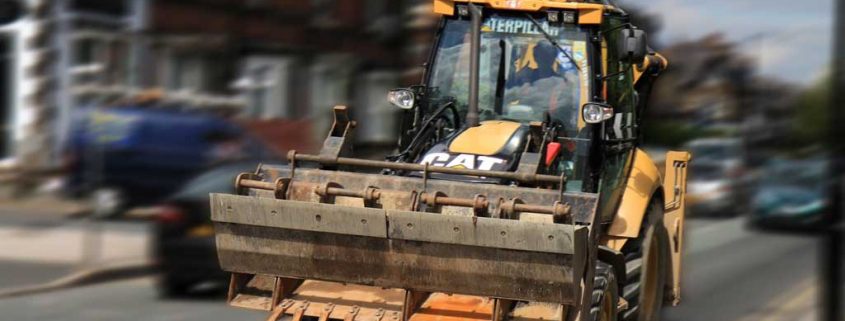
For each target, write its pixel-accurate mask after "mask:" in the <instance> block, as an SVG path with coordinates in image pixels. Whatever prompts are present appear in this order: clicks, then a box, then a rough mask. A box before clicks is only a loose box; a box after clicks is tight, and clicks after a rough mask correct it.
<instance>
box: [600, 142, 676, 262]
mask: <svg viewBox="0 0 845 321" xmlns="http://www.w3.org/2000/svg"><path fill="white" fill-rule="evenodd" d="M661 183H662V179H661V177H660V171H659V170H658V169H657V166H655V165H654V161H652V160H651V157H649V156H648V154H646V152H645V151H643V150H641V149H637V150H636V151H635V152H634V163H633V165H632V166H631V172H630V173H629V174H628V182H627V183H626V186H625V191H624V192H623V194H622V201H620V202H619V207H618V208H617V210H616V216H614V218H613V222H612V223H611V225H610V228H609V229H608V231H607V235H608V236H609V238H608V239H609V240H608V241H609V242H606V244H605V245H607V246H609V247H610V248H613V249H615V250H617V251H618V250H621V249H622V246H623V245H624V244H625V240H626V239H628V238H636V237H637V236H639V234H640V227H641V226H642V223H643V217H644V216H645V214H646V210H647V209H648V204H649V202H651V198H652V196H653V195H655V193H657V192H662V184H661Z"/></svg>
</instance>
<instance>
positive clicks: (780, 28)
mask: <svg viewBox="0 0 845 321" xmlns="http://www.w3.org/2000/svg"><path fill="white" fill-rule="evenodd" d="M835 1H836V0H619V1H618V2H619V4H620V5H621V6H622V7H623V8H624V7H626V6H636V7H638V8H640V9H642V10H644V11H645V12H648V13H650V14H655V15H657V16H659V17H660V18H661V23H662V28H661V31H660V34H658V35H657V38H658V41H660V42H661V44H663V45H671V44H672V43H673V42H677V41H684V40H695V39H698V38H701V37H703V36H705V35H708V34H711V33H717V32H718V33H722V34H724V35H725V36H726V37H727V38H728V39H729V40H731V41H734V42H736V43H740V45H739V49H740V50H741V51H742V52H743V53H745V54H747V55H749V56H751V57H754V58H755V60H756V61H757V66H758V70H759V72H760V73H761V74H762V75H765V76H773V77H776V78H778V79H781V80H784V81H788V82H793V83H796V84H800V85H810V84H812V83H813V82H814V81H817V80H818V79H819V78H820V77H822V76H823V75H824V74H825V73H826V72H827V70H828V67H829V66H830V60H831V54H832V53H831V50H832V44H833V38H832V29H833V19H834V16H833V15H834V3H835Z"/></svg>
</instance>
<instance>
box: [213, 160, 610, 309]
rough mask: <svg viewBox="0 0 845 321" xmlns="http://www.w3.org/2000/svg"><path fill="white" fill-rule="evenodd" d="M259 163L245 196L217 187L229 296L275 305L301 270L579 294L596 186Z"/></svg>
mask: <svg viewBox="0 0 845 321" xmlns="http://www.w3.org/2000/svg"><path fill="white" fill-rule="evenodd" d="M260 173H261V174H260V175H242V176H241V177H240V178H239V181H238V187H239V191H240V193H241V194H243V195H226V194H213V195H212V197H211V207H212V219H213V221H214V224H215V230H216V234H217V248H218V256H219V260H220V266H221V267H222V268H223V269H224V270H226V271H229V272H233V273H234V275H235V276H233V282H232V285H233V288H234V290H231V291H232V292H230V301H231V300H232V299H233V296H237V295H239V294H243V293H247V292H248V291H245V290H244V289H252V290H253V292H252V294H251V295H252V296H249V298H260V297H263V298H264V301H261V302H262V303H261V304H260V307H259V308H262V309H271V308H273V306H275V305H277V304H279V303H280V302H282V300H283V298H282V297H286V296H288V295H290V294H291V293H292V291H293V288H295V287H297V286H299V285H300V284H301V283H302V282H301V280H319V281H328V282H337V283H342V284H357V285H364V286H374V287H376V288H383V289H400V290H408V291H409V292H408V293H417V292H420V293H423V292H424V293H431V292H442V293H453V294H463V295H473V296H480V297H490V298H501V299H510V300H521V301H539V302H550V303H556V304H564V305H575V304H578V302H580V301H579V300H580V297H581V289H580V284H581V279H582V277H583V275H584V269H585V267H586V262H587V260H588V259H589V258H590V257H591V256H590V253H589V249H590V248H591V247H590V246H589V244H590V242H591V241H590V229H589V226H590V225H589V223H591V222H592V220H593V218H594V212H595V206H596V198H595V196H594V195H592V194H581V193H572V194H570V193H566V194H561V193H560V192H559V191H557V190H553V189H539V188H518V187H509V186H500V185H484V184H470V183H462V182H447V181H434V180H425V179H420V178H412V177H398V176H385V175H372V174H359V173H350V172H342V171H324V170H315V169H296V171H295V176H294V177H291V176H290V175H291V171H290V170H289V169H287V168H278V167H266V166H265V167H264V168H263V169H262V170H261V171H260ZM270 182H274V183H270ZM517 196H519V199H515V198H516V197H517ZM490 200H496V201H490ZM532 204H550V205H551V204H554V205H553V206H547V207H543V206H538V205H532ZM563 212H566V213H567V216H566V217H567V218H566V219H565V220H563V221H562V220H561V217H560V215H558V214H561V213H563ZM243 275H248V276H253V275H254V276H256V277H254V278H252V279H251V280H244V279H238V278H241V277H242V276H243ZM307 282H310V281H306V284H307ZM262 283H263V284H262ZM327 284H334V283H327ZM244 298H247V296H244ZM244 300H246V299H244ZM241 301H243V300H241ZM236 305H237V304H236ZM240 305H246V306H251V307H257V306H258V305H251V304H244V303H243V302H241V303H240Z"/></svg>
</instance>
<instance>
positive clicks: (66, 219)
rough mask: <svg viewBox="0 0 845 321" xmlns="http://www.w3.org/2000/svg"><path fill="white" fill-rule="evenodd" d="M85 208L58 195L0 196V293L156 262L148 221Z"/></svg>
mask: <svg viewBox="0 0 845 321" xmlns="http://www.w3.org/2000/svg"><path fill="white" fill-rule="evenodd" d="M86 212H87V209H86V207H85V206H84V204H80V203H77V202H71V201H64V200H60V199H56V198H33V199H26V200H15V201H0V240H2V242H0V274H2V275H4V277H3V278H0V293H8V292H10V291H11V292H14V291H15V290H17V289H25V288H32V287H38V286H42V285H44V284H51V285H53V286H57V285H61V284H59V283H57V280H65V283H68V282H78V281H79V280H77V279H84V280H83V282H90V279H91V278H92V277H93V276H94V274H95V273H104V274H109V275H111V276H112V277H113V274H114V272H115V270H119V269H122V270H132V271H135V272H137V271H138V270H139V269H142V268H143V267H150V266H152V259H151V245H150V242H151V235H152V233H151V232H152V226H151V225H150V224H149V223H145V222H121V221H95V220H90V219H88V218H79V217H80V216H82V215H81V214H84V213H86ZM133 273H134V272H133Z"/></svg>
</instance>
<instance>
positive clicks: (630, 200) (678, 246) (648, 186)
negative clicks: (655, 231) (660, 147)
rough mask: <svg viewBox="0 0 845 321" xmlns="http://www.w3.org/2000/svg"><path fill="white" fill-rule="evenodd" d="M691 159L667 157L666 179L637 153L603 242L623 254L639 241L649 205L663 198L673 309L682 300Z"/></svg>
mask: <svg viewBox="0 0 845 321" xmlns="http://www.w3.org/2000/svg"><path fill="white" fill-rule="evenodd" d="M691 159H692V156H691V155H690V153H688V152H674V151H673V152H668V153H667V154H666V164H665V167H664V170H665V179H664V178H661V175H660V170H659V169H658V168H657V166H656V165H655V164H654V161H652V159H651V157H649V156H648V155H647V154H646V153H645V152H644V151H642V150H640V149H637V150H636V152H635V155H634V163H633V166H632V169H631V172H630V173H629V175H628V181H627V183H626V187H625V191H624V193H623V194H622V201H621V202H620V204H619V208H618V209H617V212H616V216H615V218H614V220H613V222H612V223H611V225H610V228H609V229H608V232H607V234H606V235H605V236H604V238H603V240H602V241H603V242H602V243H603V245H605V246H607V247H609V248H611V249H614V250H616V251H621V250H622V247H623V246H624V245H625V243H626V241H627V240H629V239H633V238H637V237H638V236H639V233H640V228H641V227H642V223H643V221H644V219H645V215H646V214H647V213H646V212H647V210H648V205H649V203H650V202H651V200H652V198H653V197H655V196H658V195H659V196H662V197H663V202H664V212H663V217H662V223H663V226H664V227H665V228H666V232H667V234H668V235H667V236H668V237H669V239H668V240H667V241H668V242H667V244H666V245H667V246H668V249H667V253H666V254H668V255H669V257H668V259H669V260H668V261H667V262H666V263H667V264H670V263H671V266H667V268H668V269H667V273H666V274H667V275H666V283H665V284H666V290H667V291H666V292H667V296H666V297H667V299H668V300H669V302H670V303H671V304H672V305H677V304H678V303H680V300H681V284H680V281H681V258H682V257H683V239H684V238H683V235H684V216H685V211H686V201H685V199H686V190H687V169H688V167H689V162H690V160H691Z"/></svg>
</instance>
